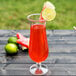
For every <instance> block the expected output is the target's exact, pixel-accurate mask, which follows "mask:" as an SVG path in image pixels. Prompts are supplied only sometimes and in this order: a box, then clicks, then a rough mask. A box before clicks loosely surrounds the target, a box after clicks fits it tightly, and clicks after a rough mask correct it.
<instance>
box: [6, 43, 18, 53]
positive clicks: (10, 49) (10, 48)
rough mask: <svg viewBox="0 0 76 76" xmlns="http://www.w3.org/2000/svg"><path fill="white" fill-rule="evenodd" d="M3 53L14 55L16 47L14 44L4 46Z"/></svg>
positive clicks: (16, 50)
mask: <svg viewBox="0 0 76 76" xmlns="http://www.w3.org/2000/svg"><path fill="white" fill-rule="evenodd" d="M5 51H6V53H7V54H15V53H17V52H18V47H17V45H16V44H14V43H8V44H6V45H5Z"/></svg>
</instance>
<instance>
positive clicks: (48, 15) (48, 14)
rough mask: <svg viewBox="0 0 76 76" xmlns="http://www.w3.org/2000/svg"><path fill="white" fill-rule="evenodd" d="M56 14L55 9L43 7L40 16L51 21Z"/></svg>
mask: <svg viewBox="0 0 76 76" xmlns="http://www.w3.org/2000/svg"><path fill="white" fill-rule="evenodd" d="M55 16H56V11H55V9H51V8H45V9H44V10H43V12H42V17H43V18H44V19H45V20H46V21H51V20H54V18H55Z"/></svg>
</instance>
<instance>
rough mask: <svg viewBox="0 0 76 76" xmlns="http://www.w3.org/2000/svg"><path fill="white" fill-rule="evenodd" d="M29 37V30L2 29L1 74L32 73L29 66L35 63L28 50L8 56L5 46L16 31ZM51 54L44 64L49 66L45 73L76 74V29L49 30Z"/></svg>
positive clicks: (0, 43)
mask: <svg viewBox="0 0 76 76" xmlns="http://www.w3.org/2000/svg"><path fill="white" fill-rule="evenodd" d="M13 31H14V32H20V33H21V34H23V35H24V36H26V37H29V35H30V31H29V30H0V75H31V73H30V72H29V67H30V66H31V65H32V64H34V63H35V62H33V61H32V60H31V59H30V58H29V55H28V53H27V52H22V50H19V53H18V55H16V56H6V53H5V50H4V46H5V44H6V43H7V40H8V38H9V37H10V36H15V35H16V34H15V33H14V32H13ZM47 38H48V44H49V56H48V58H47V60H46V61H44V62H43V64H46V65H47V66H48V68H49V72H48V73H47V74H46V75H45V76H48V75H76V31H74V30H47Z"/></svg>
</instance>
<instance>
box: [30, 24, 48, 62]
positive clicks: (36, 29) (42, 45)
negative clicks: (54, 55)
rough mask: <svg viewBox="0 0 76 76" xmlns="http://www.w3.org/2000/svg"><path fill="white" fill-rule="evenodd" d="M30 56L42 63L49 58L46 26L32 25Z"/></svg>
mask: <svg viewBox="0 0 76 76" xmlns="http://www.w3.org/2000/svg"><path fill="white" fill-rule="evenodd" d="M29 56H30V58H31V59H32V60H33V61H35V62H38V63H39V62H42V61H44V60H45V59H46V58H47V56H48V42H47V36H46V26H45V25H41V24H34V25H31V30H30V44H29Z"/></svg>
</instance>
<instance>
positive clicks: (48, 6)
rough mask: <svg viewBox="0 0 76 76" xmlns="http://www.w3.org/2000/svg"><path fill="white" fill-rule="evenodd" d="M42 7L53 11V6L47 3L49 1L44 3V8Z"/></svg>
mask: <svg viewBox="0 0 76 76" xmlns="http://www.w3.org/2000/svg"><path fill="white" fill-rule="evenodd" d="M43 7H45V8H51V9H55V6H54V5H53V4H52V3H51V2H49V1H46V2H45V3H44V6H43Z"/></svg>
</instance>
